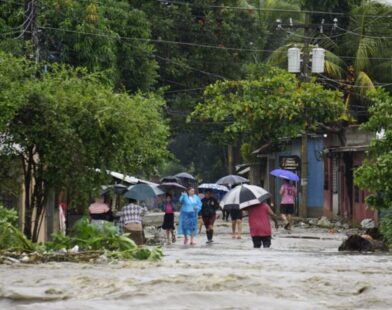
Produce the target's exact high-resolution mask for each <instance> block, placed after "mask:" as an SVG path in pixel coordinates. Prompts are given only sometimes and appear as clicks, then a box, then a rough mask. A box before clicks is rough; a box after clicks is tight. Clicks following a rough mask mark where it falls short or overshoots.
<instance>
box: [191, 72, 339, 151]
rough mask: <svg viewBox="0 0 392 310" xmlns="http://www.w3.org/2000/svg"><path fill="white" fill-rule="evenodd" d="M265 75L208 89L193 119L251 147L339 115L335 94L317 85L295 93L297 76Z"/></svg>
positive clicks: (296, 132)
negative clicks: (221, 127) (222, 124)
mask: <svg viewBox="0 0 392 310" xmlns="http://www.w3.org/2000/svg"><path fill="white" fill-rule="evenodd" d="M264 72H265V74H263V75H261V76H259V77H257V76H255V75H254V74H253V73H252V72H251V74H250V75H249V79H248V80H241V81H218V82H216V83H214V84H212V85H210V86H208V87H207V89H206V91H205V93H204V101H205V102H204V103H200V104H199V105H198V106H197V107H196V109H195V111H194V112H193V113H192V115H191V117H192V119H200V120H203V121H207V120H213V121H214V122H227V125H226V126H225V132H226V133H227V134H229V135H231V136H232V137H233V138H242V139H243V141H244V142H249V143H252V144H253V146H255V145H258V144H259V143H261V142H265V141H272V142H278V140H279V139H280V138H282V137H295V136H297V135H298V134H300V133H301V132H302V131H303V130H312V129H316V128H317V125H318V124H319V123H325V122H334V121H336V120H337V119H338V117H339V116H340V115H341V113H342V111H343V102H342V100H341V94H340V93H339V92H337V91H330V90H326V89H324V88H323V87H322V86H321V85H319V84H316V83H303V84H302V85H301V86H300V87H299V86H298V82H297V80H296V78H295V76H294V75H292V74H289V73H287V72H286V71H284V70H281V69H277V68H267V69H264ZM277 124H279V126H277Z"/></svg>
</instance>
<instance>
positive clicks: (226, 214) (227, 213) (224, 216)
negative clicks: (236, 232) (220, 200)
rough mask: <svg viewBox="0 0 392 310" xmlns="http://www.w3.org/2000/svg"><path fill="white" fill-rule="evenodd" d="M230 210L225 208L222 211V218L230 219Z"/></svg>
mask: <svg viewBox="0 0 392 310" xmlns="http://www.w3.org/2000/svg"><path fill="white" fill-rule="evenodd" d="M229 213H230V212H229V211H228V210H226V209H223V211H222V217H223V218H222V220H224V221H225V220H226V221H228V220H229Z"/></svg>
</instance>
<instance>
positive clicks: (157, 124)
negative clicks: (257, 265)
mask: <svg viewBox="0 0 392 310" xmlns="http://www.w3.org/2000/svg"><path fill="white" fill-rule="evenodd" d="M5 64H6V65H5ZM33 68H34V64H32V63H30V62H28V61H25V60H20V59H18V58H15V57H12V56H10V55H8V54H4V53H0V77H2V76H4V77H5V79H4V81H3V80H1V82H0V83H2V84H3V85H4V87H2V88H1V89H0V99H2V100H0V110H2V111H5V112H6V113H5V115H4V117H3V115H2V117H1V118H0V129H1V130H2V133H3V135H2V137H1V138H2V141H1V142H2V152H3V153H5V154H7V155H8V154H18V155H19V158H20V160H21V162H22V165H23V167H24V174H25V182H27V181H31V180H32V178H34V180H35V181H34V182H33V183H31V184H30V185H33V190H32V193H31V197H34V198H32V199H31V200H29V201H27V202H26V208H27V210H28V213H27V214H28V215H30V217H29V218H28V219H27V220H26V222H27V223H28V222H31V220H32V219H31V214H32V210H33V209H34V208H36V210H37V212H38V213H37V214H38V215H40V214H41V213H40V212H41V211H42V209H43V205H44V202H45V200H46V198H47V195H48V190H50V189H54V190H61V189H64V188H65V189H67V190H68V193H69V195H70V199H71V201H70V202H71V205H72V204H73V203H75V202H77V203H80V204H83V203H84V202H86V199H87V197H88V196H89V191H90V190H91V188H94V187H98V185H100V184H104V183H105V181H106V180H107V175H106V171H107V170H114V171H121V172H127V173H132V174H136V173H143V174H145V175H148V174H150V173H153V172H154V170H155V167H157V166H158V165H159V164H160V163H161V162H162V161H163V160H164V159H165V158H166V156H167V152H166V143H167V138H168V134H169V133H168V126H167V124H166V122H165V120H164V119H163V118H162V109H163V107H164V104H165V102H164V101H163V99H162V98H161V97H160V95H159V94H142V93H136V94H134V95H132V96H131V95H128V94H127V93H115V92H114V91H113V89H112V87H111V86H110V85H108V84H107V83H105V79H104V77H103V76H102V75H100V74H89V73H87V72H86V70H85V69H80V68H76V69H73V68H70V67H67V66H59V65H54V66H52V67H51V70H50V71H49V72H47V73H42V74H40V75H31V72H33ZM15 146H18V147H17V148H15ZM95 168H99V169H100V173H98V172H97V171H96V170H95ZM30 185H29V186H27V184H25V187H26V188H28V189H30V188H31V187H30ZM27 196H28V197H30V194H29V193H27ZM30 201H32V202H34V203H35V205H31V206H30V205H29V203H30ZM36 222H38V221H36ZM34 231H35V232H34V233H33V234H34V236H33V237H34V238H35V237H36V236H37V234H36V230H34ZM29 233H31V229H29V228H28V227H27V229H26V234H27V235H29Z"/></svg>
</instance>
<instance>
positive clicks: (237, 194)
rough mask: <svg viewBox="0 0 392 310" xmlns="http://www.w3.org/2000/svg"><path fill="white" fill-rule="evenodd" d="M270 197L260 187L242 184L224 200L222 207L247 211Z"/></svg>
mask: <svg viewBox="0 0 392 310" xmlns="http://www.w3.org/2000/svg"><path fill="white" fill-rule="evenodd" d="M270 197H271V194H270V193H269V192H267V191H266V190H265V189H264V188H262V187H260V186H256V185H249V184H242V185H239V186H236V187H234V188H233V189H232V190H231V191H229V192H228V193H227V194H226V195H225V196H224V197H223V198H222V200H221V202H220V205H221V207H222V208H225V209H245V208H247V207H250V206H253V205H256V204H259V203H261V202H263V201H265V200H267V199H268V198H270Z"/></svg>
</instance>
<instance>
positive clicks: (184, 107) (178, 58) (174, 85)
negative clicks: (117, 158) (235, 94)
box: [132, 0, 265, 181]
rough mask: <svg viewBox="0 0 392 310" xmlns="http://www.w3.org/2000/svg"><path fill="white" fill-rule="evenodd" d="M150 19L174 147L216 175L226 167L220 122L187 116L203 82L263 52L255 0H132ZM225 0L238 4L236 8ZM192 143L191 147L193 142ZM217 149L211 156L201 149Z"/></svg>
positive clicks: (237, 72)
mask: <svg viewBox="0 0 392 310" xmlns="http://www.w3.org/2000/svg"><path fill="white" fill-rule="evenodd" d="M132 3H133V4H134V5H135V6H136V7H137V8H139V9H140V10H142V11H143V12H145V14H146V15H147V16H148V19H149V21H150V23H151V27H152V28H151V29H152V37H153V38H157V39H160V40H162V41H161V42H156V43H155V53H154V55H155V59H156V60H157V61H158V63H159V79H158V86H163V87H166V93H165V98H166V100H167V102H168V109H167V113H168V115H169V117H170V120H171V128H172V134H173V139H172V143H170V145H169V147H170V150H171V151H172V152H173V153H174V154H175V156H176V157H178V158H179V159H180V161H181V164H182V165H183V166H185V167H186V168H187V169H192V167H194V168H195V171H194V173H196V174H203V175H204V177H205V179H208V180H211V181H214V180H216V179H217V177H216V175H217V174H220V175H221V174H222V173H225V169H223V168H222V167H223V165H222V164H221V163H222V162H224V152H223V151H222V149H224V143H225V141H222V140H221V139H216V135H215V132H216V129H217V126H216V125H215V124H214V125H211V124H205V123H200V122H199V123H197V124H195V123H191V124H189V123H188V124H187V123H186V122H185V120H186V117H187V115H188V114H189V113H190V112H191V111H192V110H193V108H194V107H195V105H196V104H197V102H199V101H200V100H201V96H202V92H203V89H204V87H206V86H207V85H209V84H211V83H214V82H215V81H217V80H223V79H233V80H236V79H239V78H241V77H242V75H243V71H242V68H243V65H244V64H247V63H252V62H255V61H257V59H259V58H260V57H261V56H260V55H259V53H258V52H257V49H258V48H260V47H262V45H263V44H262V42H263V40H264V38H265V30H263V29H262V30H260V28H259V27H260V25H259V22H258V14H257V11H256V10H255V9H254V6H252V3H251V2H250V1H237V0H231V1H221V0H218V1H205V0H197V1H188V2H182V4H179V3H178V1H175V2H173V3H171V2H170V1H167V3H165V2H164V1H133V2H132ZM225 6H232V7H236V8H237V9H232V8H227V7H225ZM190 144H192V146H191V147H190V146H189V145H190ZM201 149H203V150H206V151H207V152H208V153H209V154H213V155H212V156H211V157H208V159H206V158H205V157H203V156H202V155H201V152H200V150H201Z"/></svg>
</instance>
